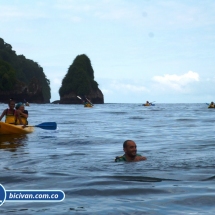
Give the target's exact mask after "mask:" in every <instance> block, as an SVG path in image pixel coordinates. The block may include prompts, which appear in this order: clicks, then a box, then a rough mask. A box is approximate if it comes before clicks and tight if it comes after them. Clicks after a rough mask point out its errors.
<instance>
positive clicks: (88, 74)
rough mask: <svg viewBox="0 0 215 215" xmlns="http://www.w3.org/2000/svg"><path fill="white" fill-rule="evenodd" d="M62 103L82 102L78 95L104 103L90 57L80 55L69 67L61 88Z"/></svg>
mask: <svg viewBox="0 0 215 215" xmlns="http://www.w3.org/2000/svg"><path fill="white" fill-rule="evenodd" d="M59 94H60V102H59V103H60V104H80V103H81V101H80V100H79V99H78V98H77V96H81V97H83V98H84V97H85V96H86V97H87V98H88V99H90V100H91V102H92V103H94V104H103V103H104V96H103V93H102V91H101V90H100V89H99V88H98V83H97V82H96V81H95V80H94V71H93V68H92V66H91V62H90V59H89V58H88V57H87V56H86V55H85V54H82V55H78V56H77V57H76V58H75V60H74V61H73V63H72V65H71V66H70V67H69V69H68V72H67V74H66V75H65V77H64V79H63V80H62V86H61V87H60V89H59Z"/></svg>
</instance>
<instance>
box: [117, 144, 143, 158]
mask: <svg viewBox="0 0 215 215" xmlns="http://www.w3.org/2000/svg"><path fill="white" fill-rule="evenodd" d="M123 150H124V152H125V154H124V155H123V156H120V157H118V156H117V157H116V158H115V162H120V161H128V162H135V161H143V160H146V159H147V158H146V157H144V156H141V155H139V154H137V146H136V143H135V142H134V141H133V140H126V141H125V142H124V143H123Z"/></svg>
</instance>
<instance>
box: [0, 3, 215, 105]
mask: <svg viewBox="0 0 215 215" xmlns="http://www.w3.org/2000/svg"><path fill="white" fill-rule="evenodd" d="M0 26H1V27H0V38H2V39H3V40H4V41H5V42H6V43H9V44H10V45H11V46H12V47H13V50H15V51H16V54H18V55H21V54H23V55H24V56H25V57H26V58H28V59H31V60H33V61H35V62H37V63H38V64H39V65H40V66H41V67H42V68H43V71H44V73H45V75H46V76H47V78H48V79H49V80H50V82H51V84H50V87H51V102H52V101H55V100H58V99H60V96H59V93H58V91H59V88H60V86H61V83H62V79H63V78H64V76H65V75H66V73H67V71H68V68H69V66H70V65H71V64H72V63H73V60H74V59H75V58H76V56H77V55H81V54H86V55H87V56H88V57H89V58H90V60H91V64H92V67H93V70H94V77H95V80H96V81H97V83H98V84H99V88H100V89H101V91H102V92H103V95H104V102H105V103H145V102H146V100H148V101H150V102H152V101H153V102H157V103H205V102H208V103H209V102H211V101H215V94H214V92H215V1H214V0H204V1H202V0H174V1H173V0H45V1H44V0H31V1H29V0H0Z"/></svg>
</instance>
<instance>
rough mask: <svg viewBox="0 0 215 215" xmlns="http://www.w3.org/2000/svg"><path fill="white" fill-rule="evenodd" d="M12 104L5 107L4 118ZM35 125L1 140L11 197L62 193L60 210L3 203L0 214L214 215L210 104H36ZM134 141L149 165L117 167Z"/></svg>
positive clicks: (214, 120)
mask: <svg viewBox="0 0 215 215" xmlns="http://www.w3.org/2000/svg"><path fill="white" fill-rule="evenodd" d="M6 107H7V106H6V104H0V108H1V110H3V109H5V108H6ZM26 109H27V110H28V111H29V124H31V125H37V124H40V123H42V122H53V121H55V122H57V125H58V128H57V130H55V131H50V130H44V129H41V128H35V131H34V132H33V133H31V134H27V135H22V136H8V135H1V136H0V159H1V162H0V184H2V185H3V186H4V187H5V189H6V190H31V189H33V190H35V189H38V190H42V189H44V190H49V189H50V190H63V191H64V192H65V199H64V201H62V202H57V203H56V202H55V203H54V202H40V203H39V202H31V203H28V202H7V201H6V202H5V203H4V204H3V205H2V206H1V207H0V214H1V215H2V214H19V215H20V214H58V215H64V214H98V215H100V214H108V215H109V214H113V215H115V214H128V215H130V214H132V215H134V214H135V215H136V214H163V215H164V214H165V215H166V214H176V215H177V214H215V137H214V130H215V109H208V108H207V105H206V104H158V103H156V106H152V107H144V106H141V104H103V105H95V106H94V107H93V108H84V107H83V106H82V105H59V104H45V105H38V104H30V107H27V108H26ZM127 139H132V140H134V141H135V142H136V144H137V150H138V153H139V154H142V155H144V156H146V157H147V161H141V162H132V163H126V162H121V163H115V162H114V158H115V157H116V156H119V155H123V149H122V144H123V142H124V141H125V140H127Z"/></svg>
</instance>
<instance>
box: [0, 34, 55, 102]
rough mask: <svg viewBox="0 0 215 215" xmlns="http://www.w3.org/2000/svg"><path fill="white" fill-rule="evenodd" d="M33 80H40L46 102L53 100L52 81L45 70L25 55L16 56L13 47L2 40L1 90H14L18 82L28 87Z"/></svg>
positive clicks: (0, 61)
mask: <svg viewBox="0 0 215 215" xmlns="http://www.w3.org/2000/svg"><path fill="white" fill-rule="evenodd" d="M2 78H3V79H4V80H3V79H2ZM33 78H36V79H38V82H39V84H40V85H41V87H42V94H43V98H44V101H46V102H48V101H49V100H50V98H51V92H50V91H51V90H50V81H49V80H48V79H47V78H46V76H45V74H44V72H43V68H42V67H41V66H40V65H39V64H38V63H36V62H34V61H33V60H30V59H27V58H25V56H24V55H16V52H15V51H13V50H12V46H11V45H10V44H7V43H5V42H4V40H3V39H2V38H0V80H1V81H0V90H1V91H7V90H13V87H14V86H15V83H16V80H18V81H20V82H22V83H24V84H26V85H28V84H29V83H31V81H32V79H33Z"/></svg>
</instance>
